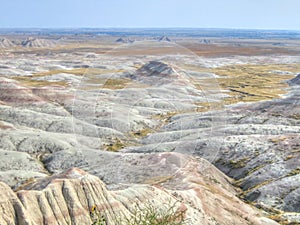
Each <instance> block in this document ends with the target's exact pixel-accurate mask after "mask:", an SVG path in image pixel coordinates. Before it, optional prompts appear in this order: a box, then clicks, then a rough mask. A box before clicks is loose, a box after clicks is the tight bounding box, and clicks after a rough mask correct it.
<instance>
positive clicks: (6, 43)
mask: <svg viewBox="0 0 300 225" xmlns="http://www.w3.org/2000/svg"><path fill="white" fill-rule="evenodd" d="M14 46H15V44H14V43H13V42H12V41H11V40H9V39H7V38H0V49H1V48H11V47H14Z"/></svg>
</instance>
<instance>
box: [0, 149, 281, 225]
mask: <svg viewBox="0 0 300 225" xmlns="http://www.w3.org/2000/svg"><path fill="white" fill-rule="evenodd" d="M174 154H175V153H174ZM174 154H171V153H168V154H167V155H166V156H173V157H174ZM176 155H177V157H181V156H180V155H178V154H175V157H176ZM207 164H208V162H206V161H205V160H201V161H198V160H192V161H190V163H189V164H187V165H186V166H185V167H183V168H182V169H181V170H179V171H177V173H176V174H174V176H173V177H171V178H169V179H166V180H165V181H163V182H158V183H155V184H120V186H119V188H118V189H117V190H108V189H107V188H106V185H105V184H104V183H103V182H102V181H101V180H100V179H99V178H98V177H95V176H93V175H90V174H88V173H86V172H84V171H82V170H80V169H77V168H73V169H69V170H68V171H66V172H64V173H62V174H58V175H53V176H51V177H48V178H44V179H41V180H39V181H37V182H34V183H29V184H27V185H25V186H24V187H23V188H22V190H19V191H17V192H16V193H14V192H13V191H12V190H11V189H10V188H9V187H8V186H7V185H6V184H4V183H0V187H1V192H0V196H1V200H2V201H1V202H0V203H1V207H0V223H1V224H2V225H6V224H28V225H35V224H36V225H38V224H51V225H52V224H92V222H93V219H92V217H91V211H93V210H92V208H93V207H94V206H95V208H96V210H97V211H98V212H100V213H101V215H102V216H103V217H104V218H105V220H106V222H107V223H108V224H113V225H114V224H118V225H119V224H126V223H124V222H122V221H124V219H125V218H130V217H131V216H133V213H134V210H135V209H136V206H137V205H138V206H139V207H140V208H141V210H142V209H143V208H144V207H147V205H149V204H151V205H153V206H154V207H156V208H157V210H163V209H161V207H162V206H164V205H165V203H166V202H170V204H173V205H175V206H176V208H177V209H178V210H184V211H185V217H186V222H187V224H191V225H192V224H215V225H216V224H266V225H271V224H274V225H275V224H277V223H276V222H274V221H272V220H270V219H267V218H266V217H263V215H262V214H261V213H260V212H259V211H258V210H257V209H255V208H253V207H251V206H249V205H247V204H245V203H243V202H241V201H240V200H239V199H238V198H237V197H236V196H235V191H234V189H233V188H232V186H231V185H230V183H229V182H228V180H227V178H226V176H225V175H223V174H222V173H220V172H218V170H217V169H216V168H214V167H213V166H212V165H210V167H207V169H206V170H205V172H204V171H202V169H203V166H208V165H207ZM196 165H197V166H196ZM195 166H196V167H195ZM201 171H202V172H201ZM215 173H216V174H215ZM213 177H215V178H213Z"/></svg>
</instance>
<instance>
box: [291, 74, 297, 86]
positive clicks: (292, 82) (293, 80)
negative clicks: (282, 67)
mask: <svg viewBox="0 0 300 225" xmlns="http://www.w3.org/2000/svg"><path fill="white" fill-rule="evenodd" d="M288 83H289V85H291V86H294V85H300V74H298V75H297V76H296V77H295V78H293V79H291V80H289V81H288Z"/></svg>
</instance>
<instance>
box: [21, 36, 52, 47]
mask: <svg viewBox="0 0 300 225" xmlns="http://www.w3.org/2000/svg"><path fill="white" fill-rule="evenodd" d="M21 45H22V46H23V47H32V48H47V47H53V46H54V42H53V41H50V40H46V39H40V38H32V37H29V38H27V39H26V40H24V41H22V42H21Z"/></svg>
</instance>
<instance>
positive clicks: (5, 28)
mask: <svg viewBox="0 0 300 225" xmlns="http://www.w3.org/2000/svg"><path fill="white" fill-rule="evenodd" d="M22 29H24V30H34V29H41V30H67V29H70V30H81V29H90V30H96V29H99V30H101V29H103V30H108V29H115V30H122V29H133V30H134V29H136V30H138V29H149V30H151V29H159V30H162V29H169V30H171V29H173V30H174V29H177V30H180V29H183V30H187V29H195V30H196V29H199V30H200V29H201V30H258V31H297V32H300V29H289V28H234V27H0V30H22Z"/></svg>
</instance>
